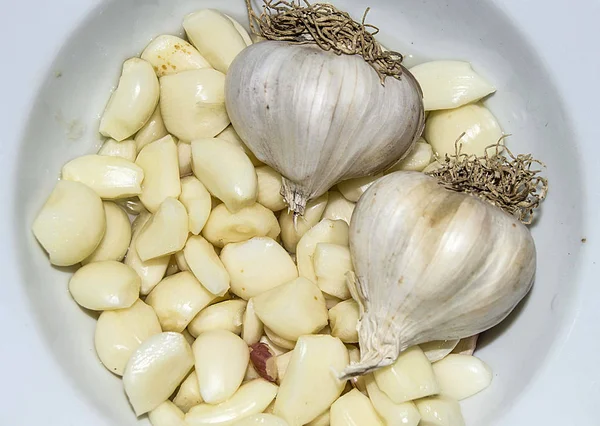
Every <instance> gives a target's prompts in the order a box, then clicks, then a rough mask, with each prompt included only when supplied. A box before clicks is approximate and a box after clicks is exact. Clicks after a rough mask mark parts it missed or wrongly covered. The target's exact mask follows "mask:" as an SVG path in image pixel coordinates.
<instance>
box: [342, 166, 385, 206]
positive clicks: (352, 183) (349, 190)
mask: <svg viewBox="0 0 600 426" xmlns="http://www.w3.org/2000/svg"><path fill="white" fill-rule="evenodd" d="M381 176H383V174H382V173H379V174H376V175H374V176H364V177H358V178H354V179H348V180H345V181H342V182H340V183H338V184H337V188H338V189H339V191H340V192H341V193H342V195H343V196H344V198H345V199H346V200H348V201H351V202H353V203H356V202H357V201H358V199H359V198H360V197H361V195H363V194H364V193H365V191H366V190H367V189H369V186H371V185H373V184H374V183H375V181H376V180H377V179H379V178H380V177H381Z"/></svg>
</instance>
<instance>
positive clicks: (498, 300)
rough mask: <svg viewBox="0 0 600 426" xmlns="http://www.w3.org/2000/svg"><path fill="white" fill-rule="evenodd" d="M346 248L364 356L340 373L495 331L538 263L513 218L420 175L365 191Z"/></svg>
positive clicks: (404, 175)
mask: <svg viewBox="0 0 600 426" xmlns="http://www.w3.org/2000/svg"><path fill="white" fill-rule="evenodd" d="M390 236H393V237H390ZM350 250H351V253H352V260H353V264H354V268H355V271H356V277H357V282H354V283H353V284H354V285H352V286H351V287H353V288H351V289H350V290H351V292H352V295H353V297H354V298H355V299H357V301H358V302H359V305H360V307H361V318H360V321H359V326H358V327H359V341H360V347H361V354H362V358H361V361H360V362H359V363H358V364H356V365H351V366H350V367H348V368H347V369H346V371H345V375H346V376H353V375H358V374H363V373H366V372H369V371H372V370H375V369H377V368H380V367H384V366H387V365H390V364H392V363H393V362H394V360H395V359H396V358H397V357H398V355H399V354H400V353H401V352H402V351H404V350H406V349H407V348H408V347H410V346H413V345H418V344H421V343H425V342H430V341H433V340H451V339H459V338H463V337H467V336H471V335H474V334H477V333H479V332H481V331H484V330H486V329H488V328H490V327H492V326H494V325H496V324H498V323H499V322H500V321H502V320H503V319H504V318H505V317H506V316H507V315H508V314H509V313H510V312H511V311H512V310H513V308H514V307H515V306H516V305H517V304H518V303H519V301H520V300H521V299H522V298H523V297H524V296H525V295H526V294H527V292H528V291H529V289H530V288H531V285H532V282H533V277H534V273H535V264H536V258H535V245H534V241H533V238H532V236H531V234H530V232H529V230H528V229H527V227H525V226H524V225H523V224H522V223H520V222H519V221H518V220H517V219H516V218H514V217H512V216H509V215H508V214H506V213H505V212H503V211H502V210H500V209H499V208H498V207H495V206H493V205H491V204H490V203H488V202H487V201H484V200H482V199H480V198H478V197H475V196H472V195H468V194H464V193H459V192H454V191H450V190H448V189H445V188H444V187H443V186H441V185H439V183H438V181H437V180H436V179H434V178H432V177H429V176H427V175H424V174H421V173H418V172H396V173H392V174H389V175H387V176H385V177H383V178H381V179H379V180H378V181H377V182H376V183H375V184H373V186H371V187H370V188H369V189H368V190H367V192H365V194H364V195H363V196H362V197H361V199H360V201H359V203H358V204H357V206H356V210H355V211H354V215H353V217H352V224H351V229H350ZM350 281H352V280H350ZM349 284H350V283H349Z"/></svg>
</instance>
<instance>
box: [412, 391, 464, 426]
mask: <svg viewBox="0 0 600 426" xmlns="http://www.w3.org/2000/svg"><path fill="white" fill-rule="evenodd" d="M415 405H416V406H417V409H418V410H419V413H420V414H421V422H420V423H419V426H465V420H464V418H463V416H462V412H461V410H460V405H459V404H458V402H456V401H455V400H453V399H450V398H446V397H442V396H436V397H431V398H423V399H420V400H418V401H415Z"/></svg>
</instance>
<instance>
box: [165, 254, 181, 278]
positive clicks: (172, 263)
mask: <svg viewBox="0 0 600 426" xmlns="http://www.w3.org/2000/svg"><path fill="white" fill-rule="evenodd" d="M177 272H180V271H179V266H177V261H176V260H175V256H171V257H169V264H168V265H167V272H165V277H169V276H171V275H174V274H176V273H177Z"/></svg>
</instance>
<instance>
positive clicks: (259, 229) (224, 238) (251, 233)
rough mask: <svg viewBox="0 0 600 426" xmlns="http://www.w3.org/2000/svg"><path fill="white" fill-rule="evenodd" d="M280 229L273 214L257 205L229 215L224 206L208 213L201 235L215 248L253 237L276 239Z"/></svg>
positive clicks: (221, 205)
mask: <svg viewBox="0 0 600 426" xmlns="http://www.w3.org/2000/svg"><path fill="white" fill-rule="evenodd" d="M280 232H281V229H280V228H279V223H278V222H277V218H276V217H275V215H274V214H273V212H272V211H271V210H269V209H267V208H266V207H264V206H261V205H260V204H258V203H255V204H252V205H251V206H250V207H245V208H243V209H241V210H240V211H238V212H237V213H231V212H230V211H229V210H228V209H227V207H226V206H225V204H219V205H218V206H216V207H214V208H213V210H212V211H211V212H210V216H209V217H208V221H207V222H206V225H204V229H202V235H203V236H204V238H206V239H207V240H208V241H210V243H211V244H212V245H214V246H215V247H224V246H225V245H226V244H230V243H239V242H242V241H246V240H249V239H251V238H254V237H269V238H273V239H275V238H277V237H278V236H279V233H280Z"/></svg>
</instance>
